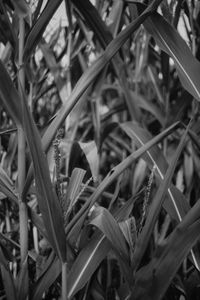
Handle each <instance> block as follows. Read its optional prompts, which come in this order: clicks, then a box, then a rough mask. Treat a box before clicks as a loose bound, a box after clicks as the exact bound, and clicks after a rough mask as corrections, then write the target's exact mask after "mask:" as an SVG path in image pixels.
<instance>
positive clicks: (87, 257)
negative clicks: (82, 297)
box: [67, 197, 135, 299]
mask: <svg viewBox="0 0 200 300" xmlns="http://www.w3.org/2000/svg"><path fill="white" fill-rule="evenodd" d="M134 202H135V198H133V197H131V198H130V199H129V200H128V201H127V202H126V203H125V204H124V205H123V206H122V207H121V208H118V210H117V211H116V212H114V213H113V215H114V217H115V218H116V220H117V221H118V222H122V221H123V220H126V219H127V218H128V217H129V215H130V213H131V211H132V209H133V205H134ZM110 249H111V244H110V242H109V241H108V239H107V238H106V237H105V235H103V234H102V233H101V232H100V231H98V232H97V233H95V234H94V236H93V237H92V239H91V240H90V241H89V242H88V244H87V245H86V247H84V248H83V249H82V250H81V252H80V253H79V255H78V257H77V259H76V260H75V262H74V264H73V265H72V268H71V270H70V272H69V274H68V281H67V287H68V297H69V299H70V298H72V297H73V296H74V295H75V294H76V293H77V292H78V291H79V290H80V289H81V288H82V287H83V286H84V285H85V284H86V283H87V282H88V280H89V279H90V277H91V276H92V274H93V273H94V272H95V270H96V269H97V268H98V266H99V264H100V263H101V262H102V260H103V259H104V258H105V257H106V255H107V254H108V252H109V251H110Z"/></svg>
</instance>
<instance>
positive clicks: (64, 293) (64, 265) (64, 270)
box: [62, 262, 68, 300]
mask: <svg viewBox="0 0 200 300" xmlns="http://www.w3.org/2000/svg"><path fill="white" fill-rule="evenodd" d="M67 299H68V298H67V262H63V263H62V300H67Z"/></svg>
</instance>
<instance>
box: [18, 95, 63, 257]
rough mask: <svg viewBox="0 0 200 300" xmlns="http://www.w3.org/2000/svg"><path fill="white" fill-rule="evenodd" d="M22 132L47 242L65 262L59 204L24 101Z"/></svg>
mask: <svg viewBox="0 0 200 300" xmlns="http://www.w3.org/2000/svg"><path fill="white" fill-rule="evenodd" d="M23 104H24V131H25V134H26V138H27V142H28V145H29V149H30V152H31V156H32V160H33V166H34V172H35V180H36V188H37V192H38V193H37V196H38V204H39V208H40V211H41V213H42V217H43V220H44V225H45V228H46V232H47V235H48V239H49V242H50V243H51V245H52V247H53V248H54V250H55V251H56V253H57V255H58V256H59V258H60V259H61V260H62V261H65V260H66V243H65V233H64V225H63V218H62V212H61V207H60V203H59V200H58V197H57V195H56V193H55V190H54V189H53V186H52V184H51V179H50V174H49V169H48V164H47V161H46V157H45V154H44V152H43V150H42V145H41V139H40V136H39V132H38V130H37V128H36V126H35V124H34V122H33V119H32V117H31V115H30V111H29V109H28V106H27V103H26V101H24V103H23Z"/></svg>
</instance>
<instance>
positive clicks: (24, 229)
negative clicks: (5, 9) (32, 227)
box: [18, 18, 28, 265]
mask: <svg viewBox="0 0 200 300" xmlns="http://www.w3.org/2000/svg"><path fill="white" fill-rule="evenodd" d="M24 37H25V28H24V20H23V19H22V18H20V19H19V57H18V63H19V74H18V90H19V94H20V96H21V97H23V91H24V86H25V74H24V69H23V68H22V55H23V48H24ZM25 145H26V144H25V136H24V131H23V128H22V127H18V188H19V220H20V246H21V248H20V249H21V265H23V263H24V262H25V261H26V259H27V256H28V211H27V205H26V203H25V202H22V198H21V194H22V190H23V187H24V183H25Z"/></svg>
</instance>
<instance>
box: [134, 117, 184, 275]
mask: <svg viewBox="0 0 200 300" xmlns="http://www.w3.org/2000/svg"><path fill="white" fill-rule="evenodd" d="M189 127H190V123H189V125H188V126H187V128H186V130H185V132H184V135H183V136H182V138H181V141H180V143H179V145H178V148H177V150H176V152H175V153H174V157H173V159H172V161H171V163H170V165H169V167H168V169H167V172H166V174H165V177H164V179H163V181H162V182H161V184H160V186H159V188H158V190H157V193H156V195H155V197H154V199H153V202H152V204H151V206H150V208H149V212H148V215H147V218H146V222H145V225H144V227H143V229H142V232H141V234H140V235H139V237H138V240H137V243H136V248H135V253H134V258H133V262H134V263H133V265H134V269H135V270H137V268H138V266H139V264H140V262H141V259H142V257H143V255H144V252H145V251H146V248H147V245H148V243H149V239H150V237H151V234H152V231H153V228H154V226H155V223H156V221H157V218H158V215H159V213H160V210H161V208H162V205H163V202H164V199H165V194H166V192H167V190H168V188H169V185H170V183H171V179H172V177H173V174H174V170H175V167H176V163H177V161H178V158H179V156H180V154H181V152H182V150H183V148H184V146H185V142H186V137H187V134H188V130H189Z"/></svg>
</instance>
